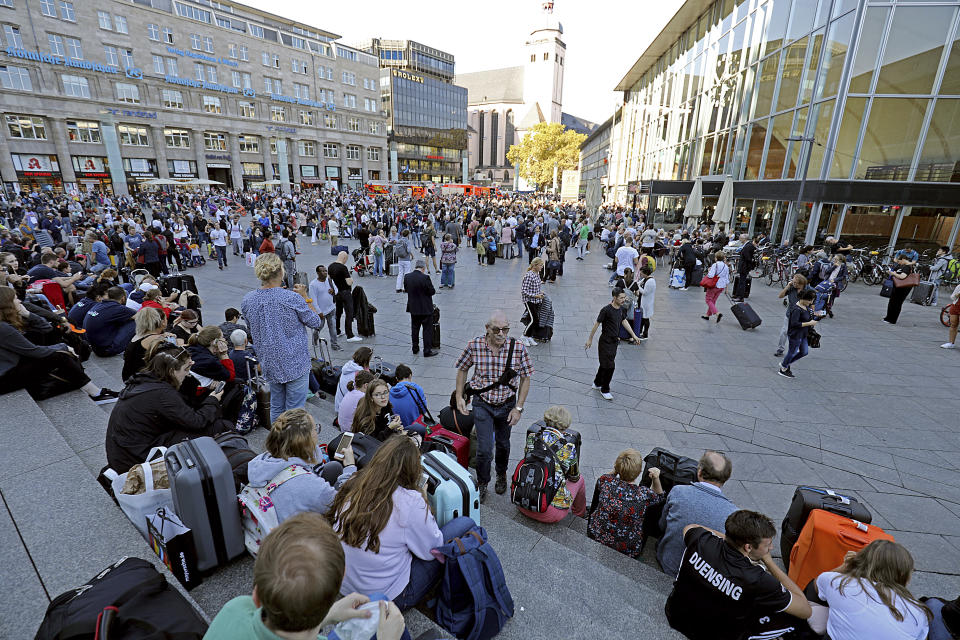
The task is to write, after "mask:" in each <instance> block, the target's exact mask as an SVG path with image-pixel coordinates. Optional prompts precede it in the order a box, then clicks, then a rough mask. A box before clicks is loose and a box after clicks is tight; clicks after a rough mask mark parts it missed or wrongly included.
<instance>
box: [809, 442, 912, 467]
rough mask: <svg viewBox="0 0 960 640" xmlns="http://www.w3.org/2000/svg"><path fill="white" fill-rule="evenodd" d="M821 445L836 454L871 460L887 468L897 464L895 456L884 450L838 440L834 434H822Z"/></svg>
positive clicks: (872, 462) (825, 449)
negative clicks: (894, 459)
mask: <svg viewBox="0 0 960 640" xmlns="http://www.w3.org/2000/svg"><path fill="white" fill-rule="evenodd" d="M820 446H821V448H822V449H823V450H824V451H829V452H831V453H834V454H840V455H843V456H846V457H848V458H855V459H857V460H862V461H864V462H869V463H871V464H875V465H878V466H881V467H886V468H887V469H896V468H897V464H896V463H895V462H894V461H893V456H892V455H890V454H889V453H885V452H883V451H878V450H876V449H873V448H871V447H865V446H858V445H854V444H851V443H849V442H843V441H842V440H837V439H836V438H833V437H832V436H825V435H821V436H820Z"/></svg>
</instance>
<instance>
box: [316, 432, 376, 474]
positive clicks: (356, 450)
mask: <svg viewBox="0 0 960 640" xmlns="http://www.w3.org/2000/svg"><path fill="white" fill-rule="evenodd" d="M341 427H343V425H341ZM346 430H347V431H350V428H349V426H348V427H347V429H346ZM342 437H343V434H342V433H338V434H337V437H335V438H334V439H333V440H331V441H330V444H328V445H327V453H329V454H330V459H331V460H332V459H333V454H334V453H336V451H337V447H338V446H339V445H340V438H342ZM381 444H383V443H382V442H380V441H379V440H377V439H376V438H374V437H373V436H371V435H368V434H366V433H354V434H353V441H352V442H351V443H350V446H351V447H353V458H354V461H356V463H357V468H358V469H363V468H364V467H365V466H367V463H368V462H370V459H371V458H372V457H373V454H375V453H376V452H377V449H379V448H380V445H381Z"/></svg>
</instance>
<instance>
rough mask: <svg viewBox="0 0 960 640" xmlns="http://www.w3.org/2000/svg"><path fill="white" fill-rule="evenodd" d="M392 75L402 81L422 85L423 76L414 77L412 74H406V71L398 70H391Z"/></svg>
mask: <svg viewBox="0 0 960 640" xmlns="http://www.w3.org/2000/svg"><path fill="white" fill-rule="evenodd" d="M392 71H393V75H394V76H395V77H397V78H403V79H404V80H409V81H410V82H419V83H420V84H423V76H415V75H413V74H412V73H407V72H406V71H400V70H399V69H393V70H392Z"/></svg>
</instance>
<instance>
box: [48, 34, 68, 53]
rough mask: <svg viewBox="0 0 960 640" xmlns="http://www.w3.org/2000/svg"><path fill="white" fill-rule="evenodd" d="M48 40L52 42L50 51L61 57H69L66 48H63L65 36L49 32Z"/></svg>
mask: <svg viewBox="0 0 960 640" xmlns="http://www.w3.org/2000/svg"><path fill="white" fill-rule="evenodd" d="M47 42H49V43H50V53H52V54H53V55H55V56H58V57H60V58H66V57H67V54H66V53H65V51H66V50H65V49H64V48H63V38H61V37H60V36H58V35H56V34H53V33H48V34H47Z"/></svg>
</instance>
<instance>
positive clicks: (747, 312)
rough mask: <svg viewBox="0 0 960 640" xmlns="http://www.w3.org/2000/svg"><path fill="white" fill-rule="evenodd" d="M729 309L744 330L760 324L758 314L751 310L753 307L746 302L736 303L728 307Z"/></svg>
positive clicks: (754, 327)
mask: <svg viewBox="0 0 960 640" xmlns="http://www.w3.org/2000/svg"><path fill="white" fill-rule="evenodd" d="M730 311H732V312H733V315H734V317H736V319H737V322H739V323H740V328H741V329H743V330H744V331H746V330H747V329H756V328H757V327H759V326H760V323H761V322H763V321H762V320H761V319H760V316H758V315H757V312H756V311H754V310H753V307H751V306H750V305H749V304H747V303H746V302H738V303H736V304H735V305H733V306H732V307H730Z"/></svg>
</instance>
